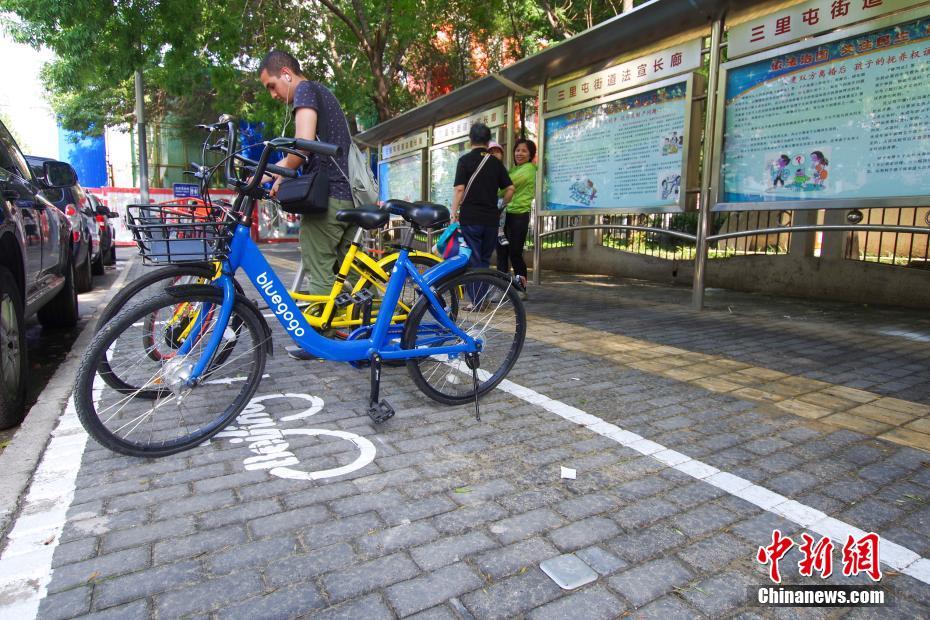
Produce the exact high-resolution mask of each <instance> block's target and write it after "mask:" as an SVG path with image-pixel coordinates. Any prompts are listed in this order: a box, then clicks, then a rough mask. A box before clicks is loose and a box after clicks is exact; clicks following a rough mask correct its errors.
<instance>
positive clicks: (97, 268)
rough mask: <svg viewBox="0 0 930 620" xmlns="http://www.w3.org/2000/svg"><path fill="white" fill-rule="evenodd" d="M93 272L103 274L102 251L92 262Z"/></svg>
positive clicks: (97, 274)
mask: <svg viewBox="0 0 930 620" xmlns="http://www.w3.org/2000/svg"><path fill="white" fill-rule="evenodd" d="M90 271H91V273H92V274H93V275H95V276H102V275H103V273H104V269H103V252H101V253H100V256H98V257H97V260H95V261H94V262H93V263H91V269H90Z"/></svg>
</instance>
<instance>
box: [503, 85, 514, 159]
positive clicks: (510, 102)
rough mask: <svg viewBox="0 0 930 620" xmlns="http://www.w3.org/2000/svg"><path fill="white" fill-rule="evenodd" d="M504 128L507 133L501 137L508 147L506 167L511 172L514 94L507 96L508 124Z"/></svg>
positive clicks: (505, 156)
mask: <svg viewBox="0 0 930 620" xmlns="http://www.w3.org/2000/svg"><path fill="white" fill-rule="evenodd" d="M504 127H506V132H507V133H505V134H504V135H503V136H501V139H502V140H504V141H505V142H504V144H506V145H507V149H506V150H505V151H504V165H505V166H506V167H507V170H510V169H511V168H512V167H513V93H510V94H509V95H507V124H506V125H504Z"/></svg>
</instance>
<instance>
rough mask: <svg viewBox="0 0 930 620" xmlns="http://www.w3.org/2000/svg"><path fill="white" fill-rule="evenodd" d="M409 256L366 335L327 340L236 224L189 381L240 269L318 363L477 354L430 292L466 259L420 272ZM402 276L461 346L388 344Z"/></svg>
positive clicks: (228, 308) (205, 359) (202, 361)
mask: <svg viewBox="0 0 930 620" xmlns="http://www.w3.org/2000/svg"><path fill="white" fill-rule="evenodd" d="M409 254H410V250H409V249H407V248H402V249H401V250H400V253H399V256H398V259H397V262H396V263H395V265H394V269H393V271H392V273H391V277H390V279H389V280H388V285H387V290H386V291H385V294H384V298H383V300H382V309H384V308H391V309H392V311H391V312H379V313H378V317H377V319H376V320H375V322H374V324H373V326H372V331H371V336H370V337H369V338H360V339H356V340H344V341H337V340H330V339H328V338H325V337H323V336H322V335H320V334H319V333H317V332H316V331H315V330H314V329H313V327H312V326H311V325H310V323H309V322H307V320H306V319H305V318H304V316H303V313H302V312H301V311H300V309H299V308H298V307H297V304H296V303H295V302H294V300H293V299H292V298H291V296H290V294H289V293H288V291H287V288H286V287H285V286H284V284H283V283H282V282H281V279H280V278H279V277H278V275H277V274H276V273H275V272H274V270H273V269H272V268H271V266H270V265H269V263H268V261H267V259H266V258H265V257H264V255H262V253H261V250H259V248H258V246H257V245H255V242H254V241H252V239H251V237H250V234H249V228H248V227H247V226H245V225H243V224H241V223H240V224H237V225H236V229H235V232H234V233H233V237H232V241H231V243H230V251H229V258H228V259H226V260H224V261H223V275H221V276H220V277H219V278H217V279H216V280H215V281H214V284H215V285H217V286H219V287H220V288H221V289H222V291H223V303H222V306H221V307H220V313H219V317H218V318H217V325H216V328H215V329H214V330H213V333H212V334H211V336H210V340H209V342H208V343H207V344H206V347H205V349H204V352H203V354H202V355H201V356H200V358H199V359H198V361H197V362H196V364H195V366H194V368H193V370H192V372H191V375H190V379H189V382H190V383H194V382H196V380H197V379H198V378H199V377H200V376H201V375H202V374H203V373H204V372H205V369H206V368H207V366H208V365H209V363H210V360H211V359H212V358H213V355H214V353H215V352H216V350H217V349H218V347H219V345H220V342H221V341H222V339H223V337H224V333H225V329H226V326H227V325H228V324H229V319H230V316H231V315H232V309H233V304H234V302H235V289H234V287H233V276H234V275H235V273H236V271H237V270H238V269H240V268H241V269H242V270H243V271H244V272H245V274H246V275H247V276H248V278H249V280H250V281H251V282H252V284H253V285H254V286H255V288H256V289H257V290H258V292H259V293H260V294H261V296H262V297H263V298H264V299H265V301H266V303H267V304H268V307H269V309H270V310H271V312H272V314H274V315H275V317H277V319H278V321H279V322H280V323H281V326H282V327H283V328H284V331H285V332H286V333H287V334H288V335H289V336H290V337H291V339H292V340H293V341H294V342H295V343H297V345H298V346H300V347H301V348H302V349H304V350H305V351H308V352H310V353H312V354H313V355H315V356H317V357H319V358H321V359H326V360H331V361H341V362H352V361H361V360H367V359H370V358H372V357H373V356H375V355H377V356H379V357H380V358H381V359H385V360H401V359H410V358H415V357H428V356H431V355H444V354H455V353H474V352H476V351H480V350H481V342H480V340H476V339H474V338H472V337H471V336H469V335H468V334H467V333H465V332H464V331H462V330H461V329H460V328H459V327H458V326H457V325H456V324H455V322H454V321H452V320H451V319H450V318H449V316H448V315H447V314H446V312H444V311H443V310H442V307H443V306H442V303H441V302H440V301H439V299H438V298H437V296H436V294H435V293H434V292H433V287H434V286H435V284H436V283H437V282H439V280H441V279H442V278H444V277H446V276H448V275H450V274H452V273H455V272H457V271H461V270H462V269H464V268H465V267H466V265H467V263H468V256H467V255H465V254H460V255H459V256H456V257H453V258H450V259H448V260H446V261H443V262H441V263H439V264H437V265H436V266H435V267H432V268H430V269H429V270H427V271H426V272H424V273H423V274H420V272H419V271H418V270H417V269H416V267H415V266H414V265H413V263H411V262H410V260H409ZM407 278H410V279H412V280H413V281H414V283H415V284H416V285H417V287H418V288H419V290H420V291H421V294H422V295H424V296H425V297H426V299H427V300H428V301H429V303H430V305H431V306H432V308H431V314H432V316H433V318H435V319H436V321H437V322H438V323H439V324H440V325H441V326H442V327H444V328H445V329H447V330H450V331H451V332H452V333H453V334H455V335H456V336H457V337H459V338H460V339H462V341H463V342H462V344H457V345H440V346H430V347H424V348H413V349H401V348H400V346H399V344H398V343H397V342H392V341H391V338H390V333H389V331H390V327H391V322H392V319H393V314H394V313H393V309H395V308H396V307H397V305H398V301H399V300H400V295H401V290H402V288H403V285H404V282H405V281H406V279H407ZM206 314H207V313H204V312H201V313H199V316H198V319H197V320H198V321H201V320H203V319H202V317H203V316H204V315H206ZM199 329H200V326H197V327H196V329H195V330H192V332H193V333H198V331H199ZM395 338H396V335H395ZM195 341H196V338H188V339H187V340H185V342H184V344H183V345H182V346H181V348H180V350H179V352H180V353H181V354H187V353H189V352H190V349H191V348H192V347H193V345H194V344H195Z"/></svg>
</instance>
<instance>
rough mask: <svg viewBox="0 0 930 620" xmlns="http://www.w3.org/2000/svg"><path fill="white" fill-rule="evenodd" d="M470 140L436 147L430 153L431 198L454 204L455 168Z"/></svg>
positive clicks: (440, 202)
mask: <svg viewBox="0 0 930 620" xmlns="http://www.w3.org/2000/svg"><path fill="white" fill-rule="evenodd" d="M468 145H469V144H468V142H467V141H466V142H457V143H455V144H450V145H448V146H443V147H440V148H435V149H433V150H432V152H431V153H430V161H429V167H430V172H429V178H430V183H429V200H430V202H435V203H437V204H441V205H446V206H447V207H449V206H451V205H452V187H453V186H452V183H453V182H454V181H455V168H456V166H457V165H458V163H459V157H461V156H462V155H464V154H465V150H466V149H467V148H468Z"/></svg>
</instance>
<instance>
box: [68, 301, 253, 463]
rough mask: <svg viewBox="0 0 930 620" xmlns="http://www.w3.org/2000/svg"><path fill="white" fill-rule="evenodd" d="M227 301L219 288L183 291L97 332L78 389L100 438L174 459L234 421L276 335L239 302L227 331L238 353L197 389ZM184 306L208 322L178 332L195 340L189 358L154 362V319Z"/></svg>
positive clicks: (136, 452)
mask: <svg viewBox="0 0 930 620" xmlns="http://www.w3.org/2000/svg"><path fill="white" fill-rule="evenodd" d="M221 302H222V293H221V292H220V291H219V290H218V289H216V288H215V287H213V286H185V287H179V288H175V289H172V290H171V291H167V292H164V293H162V294H159V295H156V296H154V297H150V298H147V299H142V300H138V301H137V302H135V303H133V304H131V305H129V306H127V307H126V308H124V309H123V310H122V311H121V312H120V313H119V314H117V316H116V317H114V318H113V319H112V320H111V321H110V322H109V323H107V324H106V325H105V326H104V328H103V329H102V330H101V331H100V332H98V333H97V335H96V336H95V337H94V340H93V342H92V343H91V345H90V347H89V348H88V350H87V352H86V353H85V355H84V358H83V360H82V361H81V366H80V368H79V370H78V375H77V381H76V384H75V390H74V400H75V406H76V408H77V413H78V417H79V419H80V420H81V424H82V425H83V426H84V428H85V429H86V430H87V432H88V433H89V434H90V435H91V436H92V437H93V438H94V439H96V440H97V441H98V442H99V443H101V444H102V445H104V446H106V447H107V448H109V449H110V450H113V451H115V452H119V453H121V454H128V455H131V456H146V457H160V456H167V455H169V454H174V453H176V452H180V451H182V450H186V449H188V448H191V447H193V446H196V445H198V444H199V443H201V442H203V441H204V440H206V439H208V438H209V437H211V436H213V435H214V434H215V433H217V432H218V431H220V430H221V429H222V428H223V427H225V426H226V425H227V424H229V422H230V421H232V419H233V418H235V416H236V415H237V414H238V413H239V412H240V411H241V410H242V409H243V408H244V407H245V406H246V404H247V403H248V401H249V398H251V397H252V395H253V394H254V393H255V390H256V389H257V388H258V384H259V382H260V381H261V377H262V372H263V371H264V368H265V357H266V346H267V339H268V338H269V337H270V336H269V335H267V334H266V332H265V328H264V324H263V321H262V318H261V315H260V314H259V313H258V312H257V311H256V310H255V308H254V306H252V305H251V304H249V303H248V302H247V301H245V300H244V299H241V298H237V299H236V302H235V304H234V306H233V311H232V317H231V319H230V321H229V323H228V324H227V325H225V326H222V329H223V339H224V342H225V341H229V340H231V339H234V340H235V342H236V350H235V354H234V355H230V356H228V357H227V359H226V360H224V361H223V362H222V363H217V361H216V359H214V361H213V363H212V364H211V365H210V366H209V370H208V371H207V373H206V374H205V376H203V377H202V379H201V381H200V382H198V383H197V384H195V385H194V386H188V385H187V383H186V381H185V379H186V377H187V376H189V374H190V371H191V370H192V368H193V366H194V364H196V362H197V361H198V360H199V359H200V357H201V356H202V355H203V354H204V351H205V347H206V344H207V342H208V341H209V339H210V337H211V336H212V335H213V333H214V331H215V330H217V329H220V326H219V325H218V320H217V319H218V316H219V307H218V304H220V303H221ZM179 304H186V305H188V306H189V307H191V308H197V309H198V312H199V315H200V316H203V317H204V322H205V324H204V325H203V327H202V328H198V329H192V330H190V331H189V332H188V333H187V335H186V336H178V335H176V336H177V343H178V344H181V343H184V342H186V341H187V339H193V344H192V347H191V350H190V351H189V352H188V353H187V354H181V353H180V352H179V351H176V352H175V354H174V355H173V356H171V357H170V358H168V359H164V358H162V359H153V356H152V355H151V354H150V353H151V351H150V350H147V348H146V346H145V342H146V341H147V339H146V336H147V333H146V329H147V327H146V323H147V320H148V319H150V318H151V317H152V316H170V315H172V314H173V313H174V312H175V309H176V307H177V306H178V305H179ZM214 308H215V311H213V309H214ZM207 317H209V319H208V320H207ZM234 326H235V327H234ZM219 350H220V349H217V352H219ZM105 359H106V360H108V363H107V364H103V363H102V362H103V360H105ZM107 372H112V373H118V375H119V376H120V377H123V378H125V379H126V383H130V384H132V385H137V386H139V387H137V388H135V389H134V390H132V391H129V392H128V393H127V391H126V390H125V389H115V388H113V387H112V386H111V385H109V383H108V382H107V381H106V378H105V376H103V374H104V373H107Z"/></svg>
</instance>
